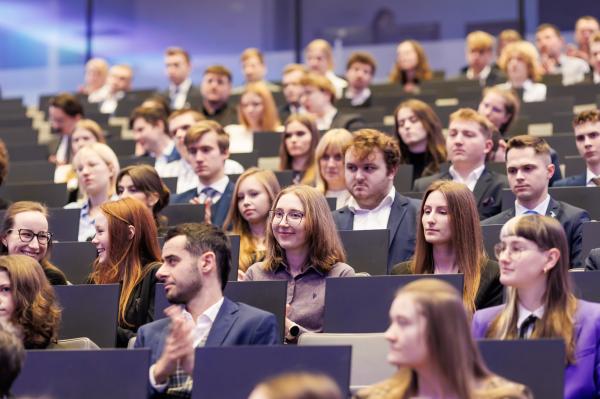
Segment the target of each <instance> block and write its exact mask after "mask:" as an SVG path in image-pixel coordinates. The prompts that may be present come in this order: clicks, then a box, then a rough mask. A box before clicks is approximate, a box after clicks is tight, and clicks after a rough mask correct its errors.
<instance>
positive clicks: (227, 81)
mask: <svg viewBox="0 0 600 399" xmlns="http://www.w3.org/2000/svg"><path fill="white" fill-rule="evenodd" d="M231 79H232V76H231V71H229V69H227V68H226V67H224V66H223V65H211V66H209V67H208V68H206V69H205V70H204V75H203V76H202V83H201V85H200V91H201V93H202V102H201V104H200V109H199V111H200V112H202V114H203V115H204V116H205V117H206V119H210V120H213V121H216V122H219V124H220V125H221V126H227V125H231V124H234V123H238V117H237V111H236V108H235V107H233V106H231V104H229V97H230V96H231Z"/></svg>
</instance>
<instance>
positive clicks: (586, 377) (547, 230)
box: [473, 215, 600, 399]
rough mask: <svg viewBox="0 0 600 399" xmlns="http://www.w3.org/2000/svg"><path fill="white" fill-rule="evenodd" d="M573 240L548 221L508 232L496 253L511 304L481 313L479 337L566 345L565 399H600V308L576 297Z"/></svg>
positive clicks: (513, 226)
mask: <svg viewBox="0 0 600 399" xmlns="http://www.w3.org/2000/svg"><path fill="white" fill-rule="evenodd" d="M567 240H568V239H567V236H566V235H565V231H564V229H563V227H562V226H561V224H560V223H559V221H558V220H556V219H555V218H552V217H548V216H543V215H541V216H540V215H523V216H517V217H515V218H512V219H510V220H509V221H508V222H507V223H506V224H505V225H504V226H503V227H502V230H501V232H500V243H499V244H497V246H496V249H495V250H496V256H497V257H498V262H499V263H500V282H501V283H502V284H503V285H504V286H506V287H507V299H506V303H505V304H504V305H500V306H496V307H493V308H488V309H483V310H480V311H478V312H476V313H475V315H474V316H473V335H474V336H475V337H476V338H484V337H487V338H493V339H544V338H558V339H561V340H563V341H564V343H565V352H566V353H565V354H566V356H565V357H566V359H565V374H564V383H565V385H564V389H565V391H564V398H565V399H575V398H593V397H595V396H598V395H600V385H599V383H598V369H599V367H600V364H599V360H598V359H600V356H599V355H598V337H599V336H600V305H598V304H593V303H590V302H586V301H583V300H580V299H577V298H576V297H575V295H574V294H573V291H572V289H571V278H570V276H569V265H570V262H569V258H568V257H567V256H566V254H568V253H569V244H568V241H567Z"/></svg>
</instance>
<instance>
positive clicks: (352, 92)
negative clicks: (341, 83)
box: [343, 51, 377, 107]
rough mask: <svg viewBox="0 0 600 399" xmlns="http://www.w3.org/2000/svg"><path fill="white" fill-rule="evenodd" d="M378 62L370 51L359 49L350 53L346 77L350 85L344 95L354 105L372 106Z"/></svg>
mask: <svg viewBox="0 0 600 399" xmlns="http://www.w3.org/2000/svg"><path fill="white" fill-rule="evenodd" d="M376 69H377V64H376V62H375V59H374V58H373V56H372V55H371V54H369V53H366V52H362V51H357V52H354V53H352V54H350V58H348V62H347V63H346V79H347V80H348V87H346V88H345V89H344V95H343V97H344V98H346V99H348V100H350V104H351V105H352V106H353V107H370V106H371V89H369V86H370V85H371V81H372V80H373V76H374V75H375V70H376Z"/></svg>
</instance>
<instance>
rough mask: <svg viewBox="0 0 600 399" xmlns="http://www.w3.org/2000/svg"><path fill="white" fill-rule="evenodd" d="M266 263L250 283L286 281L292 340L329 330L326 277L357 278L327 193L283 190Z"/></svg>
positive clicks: (250, 274)
mask: <svg viewBox="0 0 600 399" xmlns="http://www.w3.org/2000/svg"><path fill="white" fill-rule="evenodd" d="M269 222H270V224H271V225H270V226H269V228H267V245H266V247H267V250H266V255H265V260H264V261H262V262H260V263H256V264H254V265H252V266H250V268H249V269H248V270H247V271H246V276H245V280H246V281H260V280H284V281H287V282H288V285H290V286H292V287H293V289H292V290H291V291H288V298H287V311H286V321H285V330H286V340H288V341H290V342H294V341H296V339H297V338H298V335H300V334H302V333H304V332H307V331H312V332H320V331H322V330H323V311H324V308H325V278H327V277H351V276H354V269H353V268H352V267H351V266H349V265H347V264H346V263H344V262H345V261H346V253H345V251H344V248H343V246H342V242H341V240H340V237H339V235H338V233H337V231H336V229H335V224H334V222H333V218H332V216H331V212H330V210H329V206H328V205H327V201H326V200H325V197H324V196H323V194H321V193H320V192H319V191H318V190H317V189H316V188H313V187H309V186H290V187H287V188H284V189H283V190H281V192H279V194H278V195H277V197H276V198H275V201H273V207H272V208H271V212H270V219H269Z"/></svg>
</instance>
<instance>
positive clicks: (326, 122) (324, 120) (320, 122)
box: [316, 107, 338, 130]
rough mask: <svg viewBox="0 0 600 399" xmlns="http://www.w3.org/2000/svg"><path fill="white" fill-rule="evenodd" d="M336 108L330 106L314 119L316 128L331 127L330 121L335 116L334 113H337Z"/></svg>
mask: <svg viewBox="0 0 600 399" xmlns="http://www.w3.org/2000/svg"><path fill="white" fill-rule="evenodd" d="M337 112H338V110H337V108H335V107H332V108H331V109H330V110H329V111H327V112H326V113H325V115H323V116H322V117H320V118H317V119H316V122H317V129H319V130H329V129H330V128H331V123H332V122H333V118H335V114H337Z"/></svg>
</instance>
